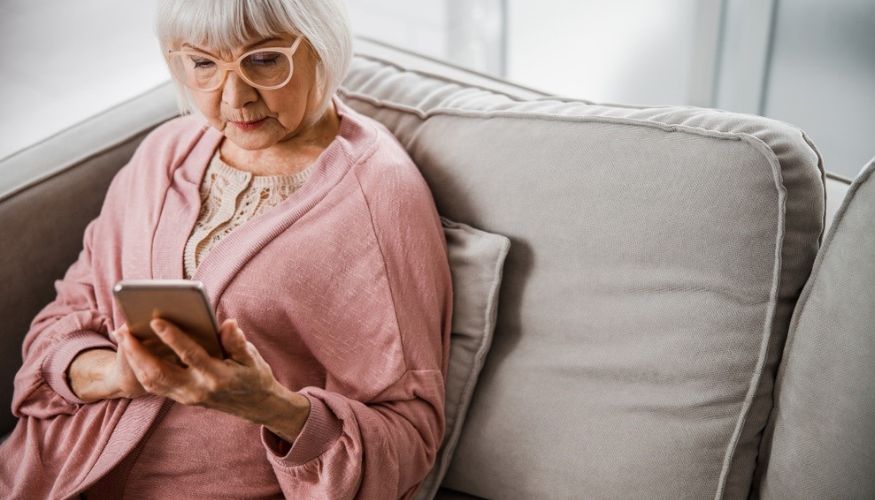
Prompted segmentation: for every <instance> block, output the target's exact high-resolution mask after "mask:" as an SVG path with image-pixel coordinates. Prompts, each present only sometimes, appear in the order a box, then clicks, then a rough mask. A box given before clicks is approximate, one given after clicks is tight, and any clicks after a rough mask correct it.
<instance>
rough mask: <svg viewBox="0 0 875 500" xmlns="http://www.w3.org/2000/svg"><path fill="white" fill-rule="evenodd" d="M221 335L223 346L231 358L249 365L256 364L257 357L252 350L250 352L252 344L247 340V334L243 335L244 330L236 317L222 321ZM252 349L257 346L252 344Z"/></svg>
mask: <svg viewBox="0 0 875 500" xmlns="http://www.w3.org/2000/svg"><path fill="white" fill-rule="evenodd" d="M220 335H221V337H222V346H224V348H225V351H226V352H227V353H228V355H229V356H230V357H231V359H233V360H234V361H237V362H238V363H240V364H243V365H247V366H253V365H254V364H255V358H254V357H253V355H252V352H250V347H249V346H250V345H251V344H250V343H249V341H247V340H246V336H245V335H243V330H241V329H240V327H239V326H238V325H237V320H236V319H229V320H227V321H225V322H224V323H222V328H221V329H220ZM251 349H253V350H254V349H255V347H254V346H252V348H251Z"/></svg>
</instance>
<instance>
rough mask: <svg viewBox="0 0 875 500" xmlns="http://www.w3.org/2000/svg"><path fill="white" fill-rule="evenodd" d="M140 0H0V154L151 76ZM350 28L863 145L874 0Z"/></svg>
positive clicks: (476, 12) (559, 2)
mask: <svg viewBox="0 0 875 500" xmlns="http://www.w3.org/2000/svg"><path fill="white" fill-rule="evenodd" d="M154 4H155V2H154V0H137V1H124V2H118V1H111V0H76V1H75V2H70V1H63V0H40V1H32V0H2V3H0V47H2V48H3V50H2V51H0V98H2V103H3V105H4V109H5V110H6V111H7V113H6V115H5V117H4V120H3V121H2V122H0V159H2V158H3V157H6V156H8V155H10V154H13V153H14V152H15V151H18V150H20V149H22V148H25V147H27V146H28V145H30V144H33V143H35V142H38V141H40V140H42V139H44V138H45V137H48V136H50V135H52V134H54V133H56V132H58V131H60V130H62V129H64V128H66V127H69V126H71V125H73V124H75V123H77V122H79V121H81V120H83V119H84V118H87V117H89V116H92V115H94V114H96V113H99V112H100V111H101V110H103V109H106V108H108V107H111V106H113V105H114V104H117V103H119V102H121V101H124V100H126V99H128V98H130V97H132V96H134V95H137V94H139V93H141V92H143V91H145V90H147V89H149V88H152V87H154V86H156V85H158V84H160V83H161V82H163V81H164V80H165V79H167V77H168V76H167V72H166V69H165V68H164V66H163V62H162V60H161V57H160V54H159V50H158V44H157V41H156V40H155V39H154V35H153V34H152V21H153V10H154ZM347 5H348V7H349V13H350V19H351V23H352V26H353V29H354V31H355V32H356V33H358V34H359V35H361V36H366V37H369V38H373V39H376V40H379V41H383V42H386V43H389V44H393V45H397V46H400V47H403V48H405V49H407V50H412V51H416V52H420V53H423V54H426V55H428V56H431V57H435V58H438V59H442V60H446V61H449V62H451V63H453V64H456V65H460V66H464V67H467V68H471V69H473V70H475V71H478V72H482V73H487V74H490V75H494V76H498V77H501V78H506V79H509V80H511V81H513V82H516V83H519V84H522V85H525V86H529V87H533V88H537V89H540V90H544V91H547V92H551V93H556V94H560V95H563V96H567V97H577V98H583V99H588V100H592V101H599V102H613V103H622V104H645V105H647V104H650V105H658V104H684V105H695V106H705V107H713V108H719V109H725V110H730V111H737V112H742V113H752V114H758V115H762V116H767V117H771V118H775V119H778V120H783V121H787V122H789V123H792V124H794V125H796V126H798V127H800V128H802V129H803V130H805V131H806V133H808V134H809V135H810V136H811V138H812V140H813V141H814V143H815V144H816V145H817V147H818V149H819V150H820V152H821V153H822V155H823V157H824V163H825V165H826V167H827V168H828V169H829V170H832V171H833V172H835V173H839V174H842V175H845V176H847V177H851V178H852V177H855V176H856V175H857V173H858V172H859V170H860V168H861V167H862V166H863V165H864V164H865V163H866V162H867V161H868V160H869V159H870V158H871V157H872V156H873V155H875V120H873V119H872V116H873V115H875V29H873V27H875V1H873V0H831V1H823V0H781V1H780V2H779V1H778V0H659V1H656V0H610V1H608V0H416V1H411V0H347Z"/></svg>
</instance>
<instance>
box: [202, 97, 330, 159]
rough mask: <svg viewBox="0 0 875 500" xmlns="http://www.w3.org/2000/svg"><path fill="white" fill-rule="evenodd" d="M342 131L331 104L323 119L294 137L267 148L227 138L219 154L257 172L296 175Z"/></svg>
mask: <svg viewBox="0 0 875 500" xmlns="http://www.w3.org/2000/svg"><path fill="white" fill-rule="evenodd" d="M339 130H340V116H339V115H338V114H337V110H336V109H335V107H334V103H331V106H329V108H328V110H326V112H325V114H324V115H322V118H320V119H319V121H317V122H316V123H315V124H314V125H312V126H310V127H308V128H307V129H305V130H304V131H302V132H301V133H299V134H297V135H295V136H294V137H292V138H291V139H288V140H285V141H281V142H279V143H277V144H275V145H273V146H271V147H270V148H267V149H264V150H257V151H249V150H245V149H242V148H239V147H237V146H236V145H235V144H233V143H232V142H231V141H228V140H227V138H223V139H222V142H221V144H220V147H219V153H220V155H221V159H222V161H224V162H225V163H227V164H228V165H230V166H232V167H234V168H236V169H238V170H245V171H247V172H252V174H253V175H293V174H296V173H298V172H300V171H302V170H304V169H306V168H307V167H308V166H309V165H310V164H312V163H313V162H314V161H315V160H316V158H318V157H319V155H320V154H322V151H324V150H325V148H327V147H328V145H329V144H331V142H332V141H333V140H334V138H335V137H337V134H338V132H339Z"/></svg>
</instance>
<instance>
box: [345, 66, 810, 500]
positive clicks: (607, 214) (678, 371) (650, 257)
mask: <svg viewBox="0 0 875 500" xmlns="http://www.w3.org/2000/svg"><path fill="white" fill-rule="evenodd" d="M342 95H343V96H344V98H345V99H346V101H347V103H349V104H350V105H352V106H353V107H354V108H356V109H357V110H359V111H360V112H363V113H365V114H367V115H370V116H372V117H374V118H376V119H377V120H379V121H380V122H382V123H383V124H385V125H386V126H387V127H388V129H389V130H390V131H391V132H392V133H394V134H395V135H396V136H397V137H398V139H399V141H400V142H401V144H403V145H404V147H405V148H406V149H407V150H408V152H409V153H410V154H411V156H412V157H413V159H414V161H415V162H416V163H417V165H418V166H419V167H420V169H421V170H422V172H423V175H424V176H425V178H426V180H427V181H428V182H429V184H430V185H431V187H432V189H433V192H434V195H435V200H436V202H437V205H438V209H439V211H440V212H441V213H442V214H444V215H446V216H447V217H449V218H451V219H453V220H459V221H462V222H465V223H467V224H470V225H473V226H475V227H480V228H482V229H485V230H487V231H491V232H496V233H500V234H504V235H506V236H508V237H510V238H511V240H512V244H511V250H510V253H509V255H508V258H507V261H506V263H505V274H504V282H503V284H502V289H501V296H500V299H499V318H498V322H497V327H496V332H495V336H494V341H493V347H492V350H491V351H490V354H489V356H488V358H487V361H486V364H485V366H484V368H483V372H482V374H481V377H480V380H479V383H478V386H477V390H476V392H475V394H474V398H473V401H472V404H471V407H470V409H469V413H468V416H467V420H466V423H465V428H464V430H463V433H462V436H461V439H460V442H459V445H458V448H457V449H456V452H455V455H454V458H453V462H452V464H451V466H450V469H449V471H448V473H447V476H446V478H445V481H444V485H446V486H448V487H450V488H452V489H454V490H458V491H463V492H466V493H471V494H474V495H478V496H482V497H486V498H536V497H547V498H566V497H575V496H580V495H582V494H583V495H585V496H587V497H591V498H614V497H657V498H706V497H716V498H723V497H726V498H741V497H746V496H747V495H748V492H749V491H750V487H751V480H752V477H753V474H754V469H755V466H756V458H757V454H758V448H759V445H760V441H761V433H762V430H763V428H764V427H765V425H766V421H767V418H768V415H769V411H770V409H771V406H772V399H771V395H772V386H773V381H774V377H775V369H776V367H777V363H778V361H779V356H780V352H781V349H782V347H783V345H784V340H785V337H786V333H787V327H788V323H789V321H790V315H791V313H792V311H793V307H794V305H795V302H796V299H797V297H798V296H799V293H800V291H801V289H802V287H803V285H804V283H805V281H806V279H807V278H808V275H809V272H810V270H811V266H812V263H813V261H814V258H815V255H816V253H817V250H818V245H819V241H820V239H821V238H822V233H823V229H824V218H825V206H824V189H825V188H824V172H823V168H822V163H821V159H820V157H819V155H818V153H817V151H816V149H815V148H814V147H813V145H812V144H811V141H810V140H809V139H808V138H807V137H806V136H805V134H804V133H803V132H802V131H801V130H799V129H798V128H795V127H793V126H790V125H788V124H786V123H782V122H778V121H775V120H769V119H765V118H762V117H757V116H752V115H742V114H736V113H729V112H724V111H718V110H711V109H701V108H695V107H688V106H659V107H636V106H619V105H604V104H596V103H589V102H583V101H574V100H566V99H559V98H551V97H542V98H532V97H528V96H518V95H515V94H513V93H509V92H500V91H496V90H493V89H491V88H487V86H484V85H468V84H463V83H460V82H458V81H454V79H453V78H447V77H446V76H445V75H444V74H440V75H436V74H430V72H429V71H419V70H414V69H412V68H410V67H408V66H407V64H406V62H399V58H397V57H395V56H393V55H389V56H385V55H381V56H378V57H374V56H373V55H372V56H370V57H359V58H358V59H356V61H355V63H354V65H353V68H352V71H351V73H350V75H349V77H348V78H347V80H346V82H345V84H344V88H343V91H342Z"/></svg>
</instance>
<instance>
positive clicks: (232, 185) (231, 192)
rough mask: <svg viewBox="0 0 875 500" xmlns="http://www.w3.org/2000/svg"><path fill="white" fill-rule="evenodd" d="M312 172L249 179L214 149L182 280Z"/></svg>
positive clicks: (294, 189) (201, 187) (202, 189)
mask: <svg viewBox="0 0 875 500" xmlns="http://www.w3.org/2000/svg"><path fill="white" fill-rule="evenodd" d="M312 170H313V166H312V165H311V166H309V167H307V168H306V169H304V170H302V171H300V172H298V173H296V174H292V175H252V173H251V172H247V171H244V170H238V169H236V168H234V167H232V166H230V165H228V164H227V163H225V162H224V161H222V158H221V155H220V154H219V151H218V149H217V150H216V153H215V154H214V155H213V158H212V160H210V164H209V166H208V167H207V171H206V173H205V174H204V179H203V182H201V186H200V194H201V211H200V214H199V215H198V220H197V224H195V226H194V230H193V231H192V233H191V235H190V236H189V238H188V242H186V244H185V253H184V257H183V263H184V266H183V268H184V272H185V278H186V279H191V277H192V275H194V272H195V270H196V269H197V267H198V265H199V264H200V263H201V262H202V261H203V259H204V257H205V256H206V255H207V254H208V253H209V252H210V250H211V249H212V248H213V247H214V246H215V245H216V243H218V242H219V240H221V239H222V238H224V237H225V236H227V235H228V234H230V233H231V231H233V230H235V229H236V228H238V227H240V226H241V225H243V224H244V223H245V222H246V221H249V220H251V219H254V218H255V217H258V216H259V215H261V214H262V213H264V212H265V211H267V210H269V209H271V208H273V207H275V206H277V205H278V204H279V203H280V202H282V201H283V200H285V199H286V198H288V196H289V195H290V194H292V193H293V192H295V191H296V190H297V189H298V188H300V187H301V186H302V185H303V184H304V182H305V181H306V180H307V177H309V175H310V172H311V171H312Z"/></svg>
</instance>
